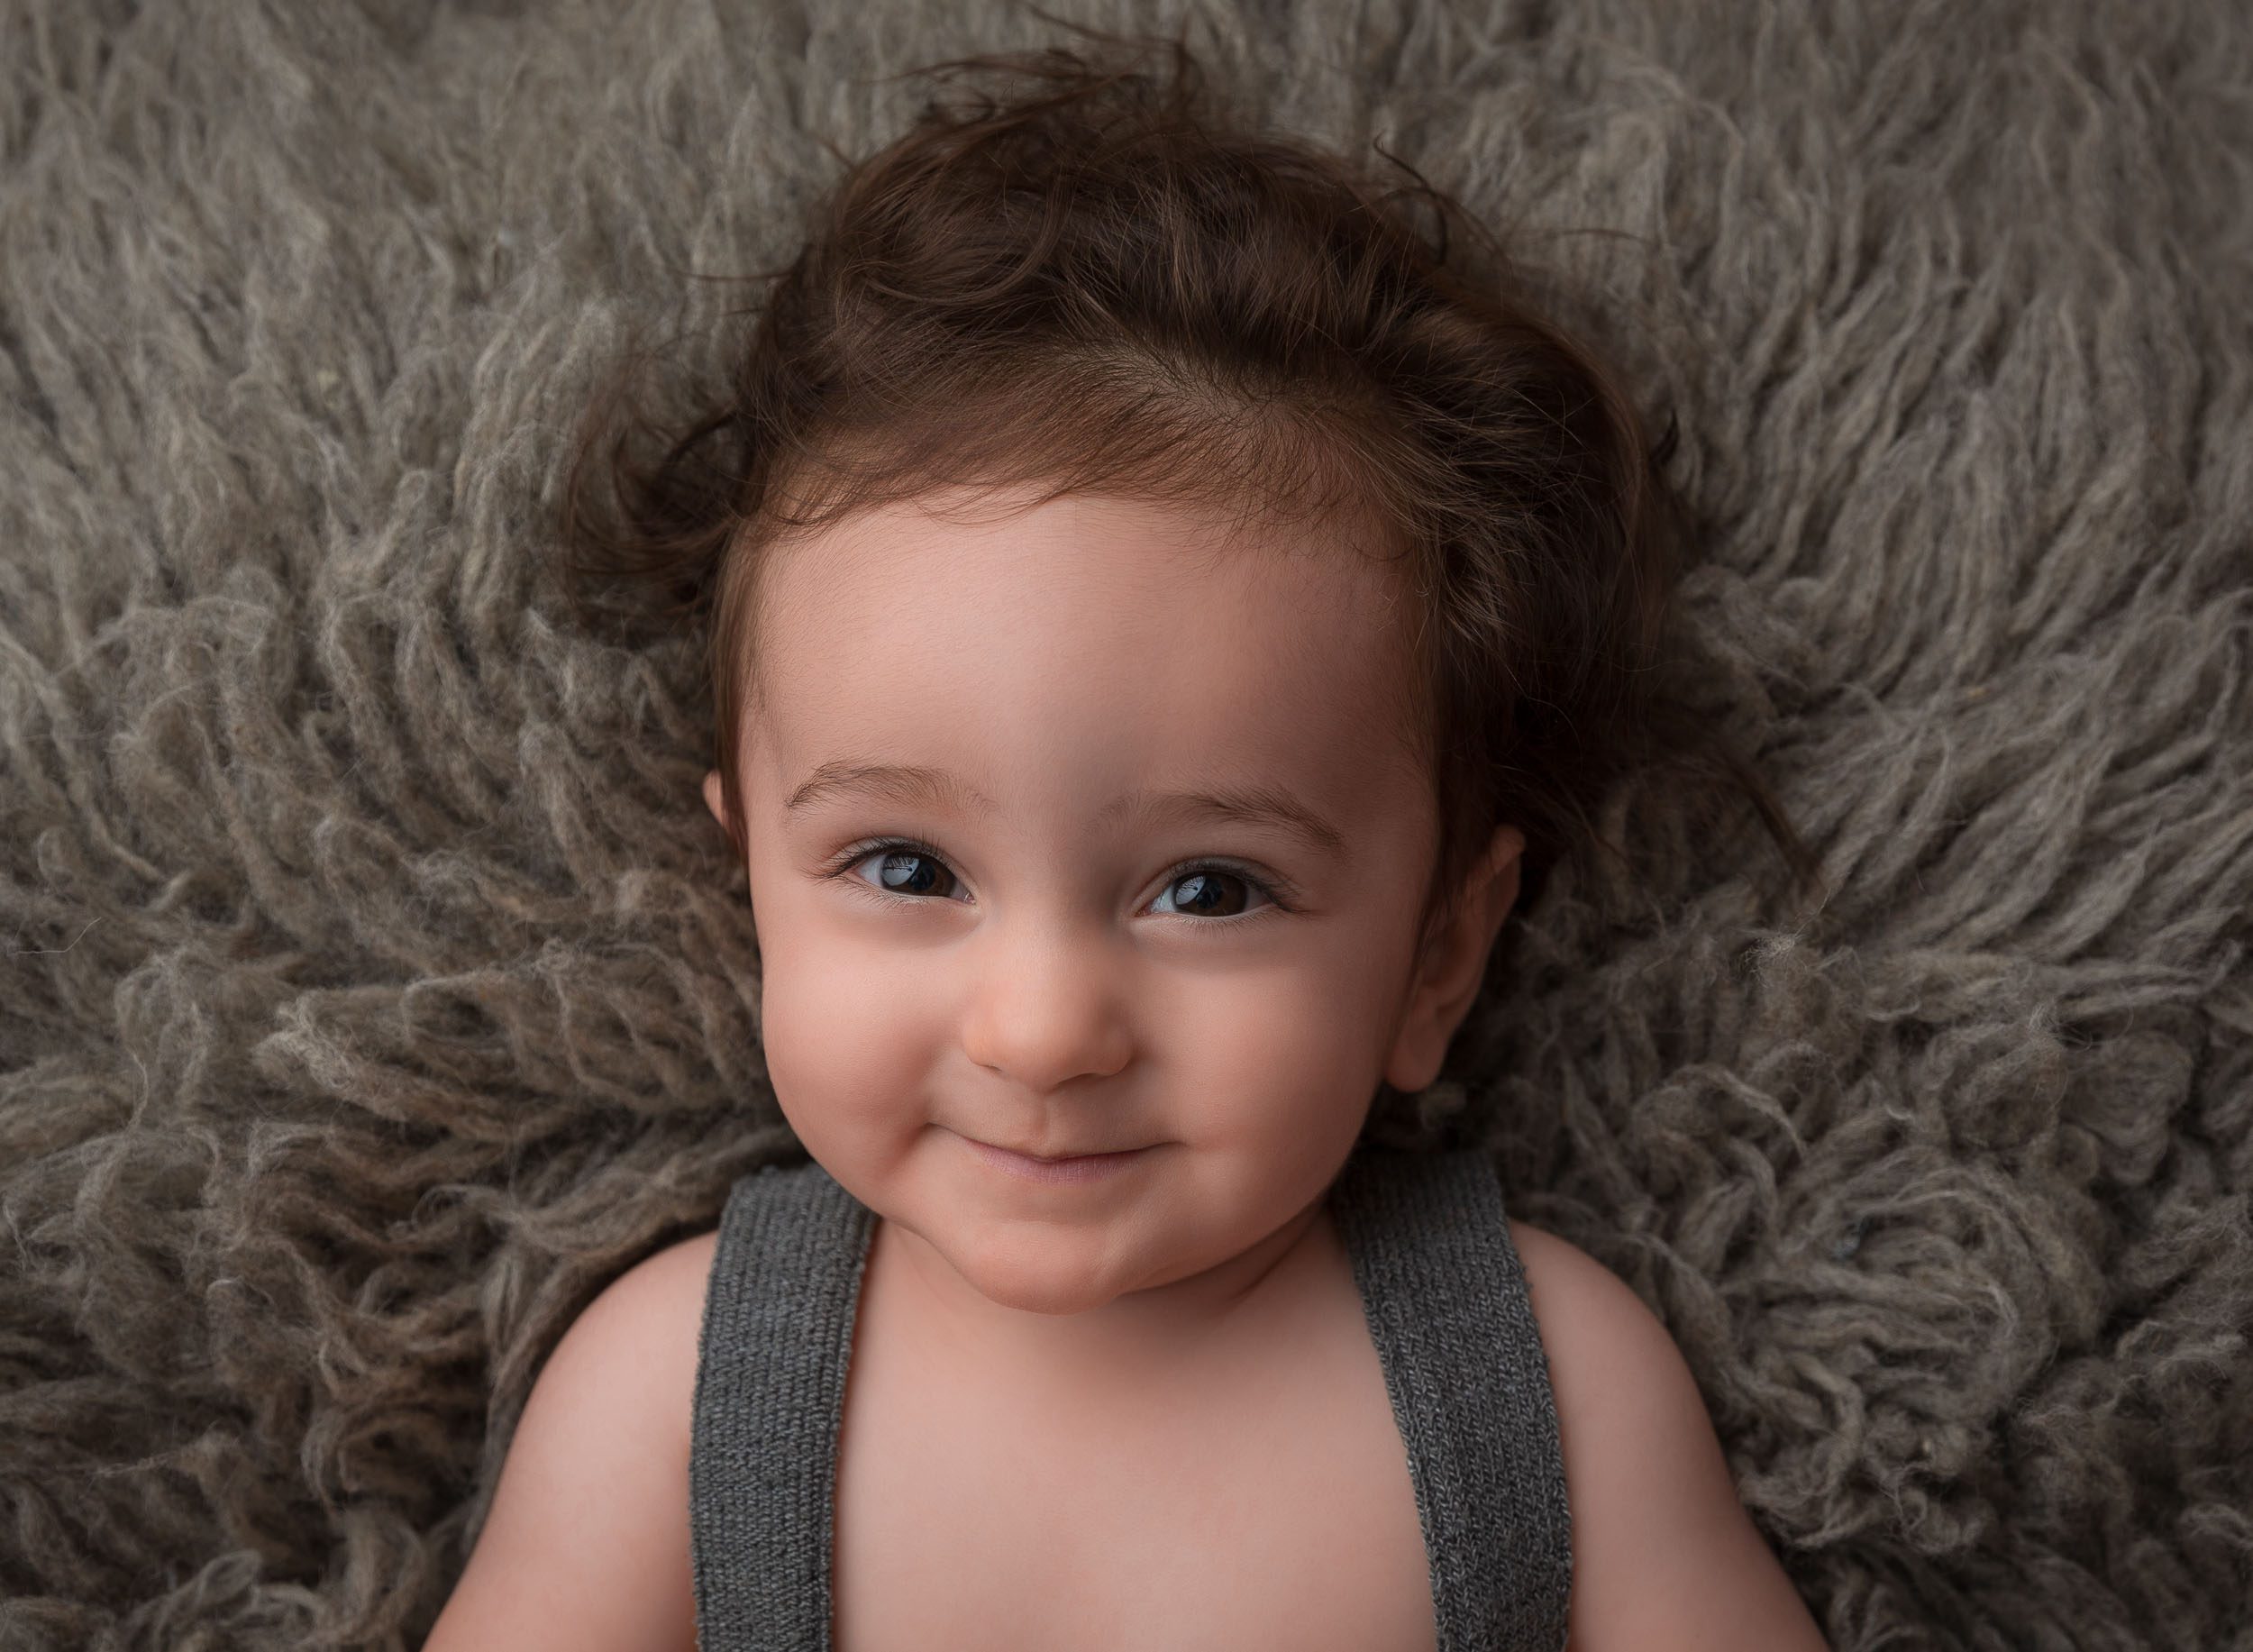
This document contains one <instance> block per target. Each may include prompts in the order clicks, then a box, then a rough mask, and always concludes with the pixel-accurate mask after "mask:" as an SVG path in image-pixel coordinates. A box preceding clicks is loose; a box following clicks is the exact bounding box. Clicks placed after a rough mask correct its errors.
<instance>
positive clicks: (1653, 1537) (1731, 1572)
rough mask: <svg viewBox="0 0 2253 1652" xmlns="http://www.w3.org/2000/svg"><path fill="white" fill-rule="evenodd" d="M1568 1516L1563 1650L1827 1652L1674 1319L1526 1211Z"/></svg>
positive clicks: (1526, 1240) (1519, 1230)
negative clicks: (1755, 1512) (1741, 1490)
mask: <svg viewBox="0 0 2253 1652" xmlns="http://www.w3.org/2000/svg"><path fill="white" fill-rule="evenodd" d="M1510 1237H1511V1238H1512V1240H1513V1241H1514V1242H1515V1243H1516V1245H1517V1247H1518V1255H1519V1260H1520V1261H1521V1262H1522V1263H1523V1264H1524V1265H1525V1270H1526V1280H1527V1284H1528V1290H1529V1291H1530V1294H1531V1296H1532V1299H1533V1309H1534V1318H1535V1319H1536V1320H1537V1322H1538V1324H1539V1327H1540V1330H1541V1342H1542V1347H1543V1351H1544V1352H1545V1353H1546V1355H1547V1356H1548V1361H1549V1383H1550V1388H1551V1391H1552V1392H1554V1394H1555V1399H1556V1409H1557V1425H1558V1433H1559V1436H1560V1443H1561V1444H1562V1446H1563V1447H1564V1481H1565V1496H1566V1501H1567V1502H1568V1503H1569V1504H1570V1505H1571V1509H1572V1516H1573V1594H1572V1604H1571V1608H1570V1611H1569V1613H1568V1633H1567V1636H1566V1641H1565V1652H1828V1647H1826V1646H1825V1643H1824V1640H1823V1637H1822V1632H1821V1630H1820V1629H1818V1628H1817V1627H1816V1624H1815V1620H1814V1617H1813V1615H1812V1614H1811V1613H1810V1612H1809V1611H1808V1610H1807V1606H1806V1603H1805V1602H1802V1601H1801V1599H1800V1594H1799V1591H1798V1589H1797V1588H1795V1587H1794V1586H1793V1584H1792V1580H1791V1578H1790V1576H1789V1575H1788V1574H1786V1573H1785V1572H1784V1570H1783V1566H1782V1565H1780V1564H1779V1563H1778V1562H1777V1560H1776V1557H1775V1556H1774V1554H1772V1553H1771V1552H1770V1551H1769V1548H1768V1545H1767V1542H1766V1540H1765V1539H1764V1538H1762V1537H1761V1535H1760V1532H1759V1529H1758V1528H1756V1526H1754V1524H1753V1523H1752V1517H1751V1516H1750V1515H1748V1514H1747V1513H1746V1512H1745V1506H1744V1504H1743V1503H1742V1502H1740V1501H1738V1496H1737V1487H1736V1484H1735V1483H1734V1482H1733V1481H1732V1480H1731V1479H1730V1478H1729V1464H1728V1461H1727V1459H1726V1458H1725V1457H1724V1456H1722V1454H1721V1446H1720V1441H1719V1439H1718V1438H1716V1437H1715V1435H1714V1432H1713V1423H1712V1419H1710V1418H1709V1417H1708V1416H1707V1415H1706V1410H1705V1401H1704V1398H1703V1397H1702V1396H1701V1394H1700V1393H1699V1392H1698V1385H1697V1383H1696V1380H1695V1379H1694V1378H1693V1377H1692V1375H1691V1374H1690V1368H1689V1366H1688V1365H1687V1364H1685V1363H1684V1362H1683V1357H1682V1351H1681V1350H1680V1349H1679V1348H1677V1347H1676V1346H1674V1338H1673V1337H1671V1336H1670V1335H1669V1334H1668V1333H1667V1330H1666V1327H1665V1324H1664V1323H1663V1322H1662V1321H1661V1320H1660V1319H1658V1317H1657V1316H1656V1314H1654V1313H1652V1312H1651V1310H1649V1309H1648V1308H1646V1307H1645V1306H1644V1304H1643V1300H1642V1299H1641V1298H1640V1297H1638V1296H1637V1295H1636V1294H1635V1292H1634V1291H1633V1290H1632V1289H1630V1288H1629V1287H1628V1284H1627V1282H1625V1281H1623V1280H1621V1279H1620V1278H1619V1276H1618V1275H1617V1274H1615V1273H1612V1272H1611V1270H1610V1269H1609V1268H1607V1267H1605V1266H1604V1265H1603V1264H1601V1263H1600V1262H1598V1261H1597V1260H1596V1259H1595V1258H1594V1257H1592V1256H1591V1255H1588V1253H1587V1252H1585V1251H1583V1250H1582V1249H1580V1248H1579V1247H1578V1246H1574V1245H1572V1244H1570V1243H1568V1242H1567V1241H1565V1240H1564V1239H1560V1238H1558V1237H1556V1236H1555V1235H1554V1234H1550V1233H1546V1232H1544V1231H1543V1230H1541V1229H1540V1228H1531V1227H1528V1225H1527V1224H1525V1223H1523V1222H1515V1221H1513V1222H1512V1223H1510Z"/></svg>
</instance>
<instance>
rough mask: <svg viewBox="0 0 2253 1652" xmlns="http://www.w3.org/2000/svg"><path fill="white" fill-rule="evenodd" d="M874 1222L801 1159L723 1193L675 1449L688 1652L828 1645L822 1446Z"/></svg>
mask: <svg viewBox="0 0 2253 1652" xmlns="http://www.w3.org/2000/svg"><path fill="white" fill-rule="evenodd" d="M875 1221H876V1217H875V1213H874V1212H873V1211H871V1210H870V1209H867V1208H866V1207H865V1206H863V1205H862V1204H861V1203H860V1201H859V1200H855V1199H854V1198H853V1196H852V1195H851V1194H850V1193H848V1192H846V1191H845V1190H844V1188H843V1187H842V1186H840V1185H839V1184H838V1183H837V1182H835V1180H834V1179H833V1178H832V1177H831V1176H830V1175H829V1173H827V1172H826V1171H825V1170H823V1169H822V1168H821V1166H820V1165H819V1164H814V1163H811V1162H809V1163H807V1164H799V1165H795V1166H792V1167H790V1168H789V1169H781V1168H778V1167H777V1166H774V1165H771V1164H770V1165H767V1166H764V1167H763V1168H762V1169H761V1170H760V1171H759V1172H757V1173H753V1174H752V1175H748V1176H745V1177H743V1179H742V1180H740V1181H739V1182H736V1183H735V1185H734V1189H733V1190H732V1191H730V1192H729V1194H728V1200H727V1207H726V1209H725V1211H724V1212H722V1214H721V1218H720V1228H719V1242H718V1245H717V1246H716V1249H715V1251H714V1253H713V1257H712V1271H711V1276H710V1279H709V1282H708V1283H707V1286H706V1293H705V1303H704V1326H703V1331H702V1335H701V1338H700V1341H699V1344H698V1364H697V1389H696V1409H695V1410H694V1412H693V1414H692V1418H691V1424H690V1439H689V1556H690V1560H691V1563H692V1570H693V1572H694V1574H695V1582H696V1607H697V1646H698V1652H770V1649H771V1652H826V1648H827V1647H828V1646H829V1644H830V1642H829V1625H830V1620H831V1616H832V1593H831V1579H830V1530H831V1523H832V1520H833V1519H834V1517H835V1492H836V1462H837V1441H838V1435H839V1432H840V1430H841V1429H842V1427H843V1424H844V1383H845V1372H846V1367H847V1365H848V1364H849V1363H850V1356H851V1353H852V1341H853V1317H854V1314H855V1311H856V1310H857V1307H858V1303H859V1300H860V1291H861V1279H862V1273H863V1272H864V1271H865V1269H866V1267H867V1265H868V1254H869V1244H868V1241H869V1238H870V1237H871V1233H872V1231H873V1229H874V1227H875Z"/></svg>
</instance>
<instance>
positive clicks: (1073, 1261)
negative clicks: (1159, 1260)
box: [926, 1224, 1162, 1317]
mask: <svg viewBox="0 0 2253 1652" xmlns="http://www.w3.org/2000/svg"><path fill="white" fill-rule="evenodd" d="M1004 1226H1005V1227H1006V1228H1008V1229H1009V1231H1003V1232H999V1233H991V1234H987V1235H984V1236H981V1237H980V1238H979V1239H978V1241H977V1242H976V1243H974V1244H970V1243H964V1242H962V1236H960V1235H946V1234H943V1235H940V1236H939V1237H938V1238H937V1239H936V1240H935V1242H933V1243H932V1246H931V1248H932V1249H933V1250H934V1251H935V1252H937V1253H938V1255H939V1256H940V1257H941V1258H943V1259H944V1262H945V1263H946V1264H947V1265H948V1266H949V1267H950V1268H952V1270H953V1273H955V1275H956V1276H957V1277H958V1278H959V1279H960V1281H961V1282H962V1284H963V1285H964V1286H966V1287H967V1288H968V1289H970V1290H971V1291H975V1292H976V1293H977V1294H978V1295H979V1296H980V1297H981V1298H983V1299H984V1300H985V1301H988V1302H990V1303H992V1304H993V1305H994V1306H995V1307H996V1308H1003V1309H1008V1310H1013V1311H1015V1312H1017V1313H1029V1314H1046V1315H1050V1316H1054V1317H1062V1316H1064V1315H1069V1314H1081V1313H1088V1312H1090V1311H1092V1310H1096V1309H1099V1308H1103V1307H1107V1306H1108V1305H1109V1304H1110V1303H1112V1302H1115V1301H1118V1300H1119V1298H1121V1297H1123V1296H1126V1295H1129V1294H1131V1293H1132V1292H1134V1291H1140V1290H1144V1289H1146V1288H1147V1287H1149V1286H1151V1285H1154V1284H1156V1283H1159V1282H1161V1281H1162V1276H1161V1275H1159V1274H1157V1273H1154V1272H1153V1268H1154V1263H1155V1260H1156V1259H1151V1261H1149V1262H1141V1261H1139V1259H1136V1258H1128V1257H1117V1256H1094V1255H1084V1254H1078V1253H1080V1252H1081V1251H1083V1250H1084V1248H1085V1246H1084V1239H1083V1241H1082V1243H1081V1244H1080V1245H1075V1244H1073V1243H1072V1241H1071V1240H1069V1239H1066V1238H1064V1237H1062V1236H1060V1235H1059V1234H1058V1233H1057V1232H1056V1231H1055V1230H1054V1229H1049V1230H1046V1231H1044V1230H1043V1227H1042V1226H1041V1225H1040V1224H1023V1225H1019V1224H1005V1225H1004ZM928 1237H929V1236H927V1235H926V1238H928Z"/></svg>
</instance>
